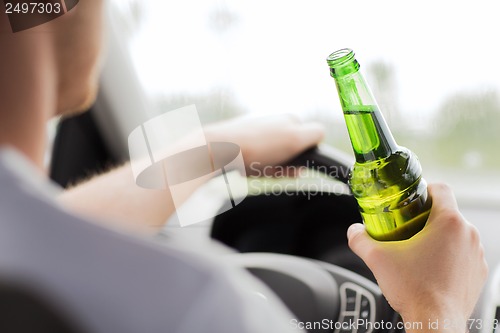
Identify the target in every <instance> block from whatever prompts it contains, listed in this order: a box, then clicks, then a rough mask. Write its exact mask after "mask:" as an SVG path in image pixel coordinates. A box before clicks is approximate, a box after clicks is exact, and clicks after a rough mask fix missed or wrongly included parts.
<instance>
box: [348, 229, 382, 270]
mask: <svg viewBox="0 0 500 333" xmlns="http://www.w3.org/2000/svg"><path fill="white" fill-rule="evenodd" d="M347 240H348V243H349V247H350V248H351V250H352V251H353V252H354V253H356V255H358V257H360V258H361V259H363V261H365V262H366V260H367V259H368V253H370V252H371V251H372V249H373V247H374V246H375V245H376V241H375V240H373V238H371V237H370V235H368V233H367V232H366V229H365V226H364V225H363V224H361V223H355V224H352V225H351V226H350V227H349V229H347Z"/></svg>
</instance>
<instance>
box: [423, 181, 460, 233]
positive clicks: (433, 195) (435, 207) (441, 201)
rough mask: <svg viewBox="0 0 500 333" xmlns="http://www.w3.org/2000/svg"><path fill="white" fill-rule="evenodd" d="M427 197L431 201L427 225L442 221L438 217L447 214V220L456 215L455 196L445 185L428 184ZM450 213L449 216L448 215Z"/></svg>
mask: <svg viewBox="0 0 500 333" xmlns="http://www.w3.org/2000/svg"><path fill="white" fill-rule="evenodd" d="M428 191H429V196H430V199H431V200H432V207H431V213H430V215H429V219H428V221H427V225H430V224H432V221H434V220H440V219H442V218H441V217H440V216H442V215H443V213H447V214H445V215H444V216H447V217H448V218H447V219H449V218H450V217H451V216H452V215H457V213H458V205H457V200H456V199H455V195H454V194H453V191H452V190H451V188H450V187H449V186H448V185H446V184H430V185H429V186H428ZM450 213H451V214H450Z"/></svg>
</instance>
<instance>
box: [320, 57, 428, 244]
mask: <svg viewBox="0 0 500 333" xmlns="http://www.w3.org/2000/svg"><path fill="white" fill-rule="evenodd" d="M327 63H328V65H329V66H330V74H331V76H332V77H333V78H334V79H335V83H336V86H337V91H338V94H339V97H340V104H341V106H342V110H343V112H344V118H345V122H346V125H347V130H348V132H349V137H350V139H351V144H352V148H353V150H354V155H355V157H356V162H355V164H354V166H353V168H352V171H351V174H350V177H349V186H350V187H351V190H352V192H353V194H354V197H355V198H356V200H357V202H358V205H359V208H360V212H361V215H362V217H363V221H364V223H365V225H366V230H367V231H368V233H369V234H370V235H371V236H372V237H373V238H374V239H377V240H385V241H393V240H403V239H408V238H410V237H412V236H413V235H414V234H416V233H417V232H419V231H420V230H421V229H422V228H423V227H424V225H425V223H426V221H427V217H428V216H429V211H430V207H431V202H430V198H429V197H428V194H427V184H426V182H425V180H424V179H423V178H422V168H421V166H420V162H419V161H418V158H417V156H416V155H415V154H414V153H413V152H411V151H410V150H409V149H407V148H405V147H401V146H398V145H397V144H396V142H395V141H394V138H393V136H392V134H391V132H390V130H389V128H388V126H387V124H386V122H385V120H384V118H383V116H382V113H381V112H380V110H379V108H378V106H377V103H376V101H375V99H374V97H373V95H372V93H371V91H370V88H369V86H368V85H367V83H366V82H365V80H364V78H363V76H362V74H361V72H360V71H359V67H360V66H359V63H358V62H357V60H356V59H355V57H354V52H353V51H352V50H350V49H342V50H338V51H336V52H334V53H332V54H331V55H330V56H329V57H328V58H327Z"/></svg>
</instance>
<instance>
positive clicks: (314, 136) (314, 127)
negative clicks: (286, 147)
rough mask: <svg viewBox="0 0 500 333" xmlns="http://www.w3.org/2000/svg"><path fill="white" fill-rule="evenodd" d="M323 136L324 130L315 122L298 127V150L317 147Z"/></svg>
mask: <svg viewBox="0 0 500 333" xmlns="http://www.w3.org/2000/svg"><path fill="white" fill-rule="evenodd" d="M324 136H325V128H324V126H323V125H322V124H320V123H317V122H308V123H303V124H300V125H299V128H298V138H299V140H298V145H299V147H298V148H299V149H305V148H309V147H312V146H315V145H317V144H318V143H320V142H321V140H323V138H324Z"/></svg>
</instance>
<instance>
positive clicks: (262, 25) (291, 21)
mask: <svg viewBox="0 0 500 333" xmlns="http://www.w3.org/2000/svg"><path fill="white" fill-rule="evenodd" d="M114 3H115V6H116V7H117V13H116V14H117V16H120V20H121V21H120V22H121V23H120V24H122V26H123V32H124V35H125V37H126V38H127V45H128V49H127V50H128V52H130V55H131V57H132V59H133V63H134V66H135V68H136V71H137V74H138V77H139V79H140V83H141V85H142V86H143V88H144V90H145V91H146V93H147V95H148V97H149V98H150V100H151V101H152V102H153V103H154V104H155V105H156V106H158V107H159V108H161V109H162V110H165V111H168V110H172V109H175V108H177V107H181V106H185V105H188V104H192V103H194V104H196V106H197V108H198V111H199V112H200V114H201V117H202V120H203V121H205V122H210V121H214V120H218V119H223V118H229V117H232V116H235V115H239V114H244V113H251V114H273V113H283V112H287V113H293V114H297V115H299V116H300V117H302V118H308V119H317V120H319V121H321V122H323V123H324V124H325V126H326V127H327V137H326V139H325V141H326V142H327V143H328V144H330V145H333V146H335V147H338V148H341V149H343V150H345V151H346V152H349V153H351V154H352V150H351V148H350V144H349V141H348V135H347V131H346V126H345V124H344V120H343V118H342V111H341V108H340V103H339V100H338V96H337V92H336V90H335V85H334V82H333V79H332V78H331V77H330V76H329V71H328V66H327V64H326V57H327V56H328V55H329V54H330V53H331V52H333V51H335V50H337V49H340V48H344V47H349V48H352V49H353V50H354V51H355V52H356V58H357V59H358V60H359V62H360V64H361V70H362V71H363V73H364V75H365V77H366V78H367V81H368V82H369V84H370V86H371V88H372V90H373V93H374V95H375V97H376V99H377V100H378V103H379V106H380V109H381V110H382V112H383V114H384V116H385V118H386V120H387V121H388V124H389V126H390V128H391V130H392V131H393V134H394V137H395V139H396V141H397V142H398V144H400V145H402V146H406V147H408V148H410V149H411V150H413V151H414V152H415V153H416V154H417V155H418V156H419V158H420V160H421V163H422V167H423V169H424V177H425V178H426V179H427V180H428V181H430V182H433V181H444V182H448V183H450V184H451V185H452V187H453V188H454V190H455V192H456V194H457V197H458V198H459V200H460V201H461V203H463V204H466V203H469V204H475V205H477V204H481V205H489V206H495V205H497V206H498V205H499V204H500V190H499V186H500V172H498V170H499V169H498V165H499V164H500V155H499V153H498V143H499V142H500V131H499V125H500V78H499V77H498V75H499V74H500V61H498V59H500V48H499V47H498V45H496V42H495V39H496V37H495V34H496V32H497V31H500V21H499V20H498V18H497V17H496V16H497V15H496V13H497V11H496V4H495V2H494V1H485V0H478V1H475V2H473V3H472V2H457V1H449V0H446V1H438V2H436V1H428V0H426V1H419V2H415V3H406V2H401V1H395V0H391V1H369V0H363V1H358V2H356V5H354V4H353V3H352V2H349V1H344V2H340V1H327V0H318V1H312V2H291V1H284V0H279V1H278V0H273V1H216V0H213V1H210V0H209V1H206V0H204V1H197V0H185V1H163V0H127V1H124V0H114Z"/></svg>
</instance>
